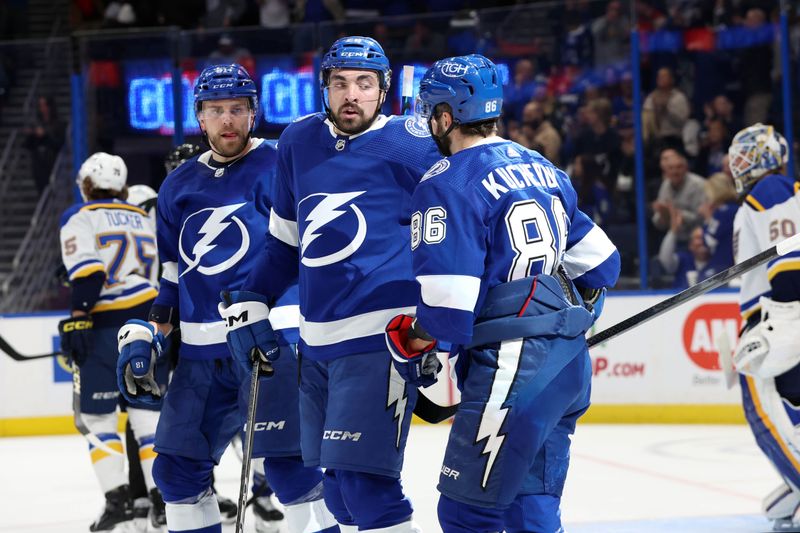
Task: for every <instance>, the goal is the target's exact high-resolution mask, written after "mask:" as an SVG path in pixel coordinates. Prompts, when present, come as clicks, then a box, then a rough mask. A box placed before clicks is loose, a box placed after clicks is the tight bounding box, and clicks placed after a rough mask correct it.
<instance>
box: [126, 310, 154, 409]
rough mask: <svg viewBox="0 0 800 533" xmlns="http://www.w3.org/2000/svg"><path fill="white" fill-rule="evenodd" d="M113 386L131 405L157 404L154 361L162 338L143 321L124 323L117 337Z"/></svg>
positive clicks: (135, 320) (136, 320) (150, 325)
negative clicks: (117, 350)
mask: <svg viewBox="0 0 800 533" xmlns="http://www.w3.org/2000/svg"><path fill="white" fill-rule="evenodd" d="M117 343H118V348H119V359H117V386H118V387H119V391H120V392H121V393H122V396H123V397H124V398H125V399H126V400H127V401H128V402H129V403H130V404H131V405H159V404H160V403H161V396H162V391H161V387H160V386H159V385H158V382H156V378H155V374H154V373H155V370H156V360H157V359H158V358H159V357H160V356H161V352H162V350H163V346H164V335H162V334H161V333H160V332H156V330H155V328H154V327H153V326H152V324H148V323H147V322H145V321H144V320H138V319H134V320H128V321H127V322H126V323H125V325H124V326H122V327H121V328H120V330H119V333H118V334H117Z"/></svg>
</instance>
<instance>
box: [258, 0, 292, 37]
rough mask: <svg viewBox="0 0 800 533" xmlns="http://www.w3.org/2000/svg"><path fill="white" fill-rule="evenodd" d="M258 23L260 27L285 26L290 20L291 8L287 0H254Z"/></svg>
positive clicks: (278, 27)
mask: <svg viewBox="0 0 800 533" xmlns="http://www.w3.org/2000/svg"><path fill="white" fill-rule="evenodd" d="M256 3H257V4H258V23H259V25H261V27H262V28H268V29H272V30H274V29H280V28H286V27H288V26H289V23H290V22H291V16H292V10H291V6H290V5H289V4H290V2H289V0H256Z"/></svg>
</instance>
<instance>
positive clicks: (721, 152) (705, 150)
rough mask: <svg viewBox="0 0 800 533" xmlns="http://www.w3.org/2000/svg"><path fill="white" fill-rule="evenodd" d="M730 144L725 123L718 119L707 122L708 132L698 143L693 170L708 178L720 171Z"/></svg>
mask: <svg viewBox="0 0 800 533" xmlns="http://www.w3.org/2000/svg"><path fill="white" fill-rule="evenodd" d="M730 142H731V136H730V132H729V131H728V126H727V125H726V124H725V121H724V120H722V119H720V118H714V119H711V120H710V121H709V122H708V131H706V132H705V135H704V138H703V139H701V141H700V145H701V147H700V153H698V154H697V161H696V163H695V167H694V168H695V170H696V171H697V173H698V174H700V175H702V176H710V175H711V174H714V173H715V172H721V171H722V158H723V157H725V155H727V153H728V145H729V144H730Z"/></svg>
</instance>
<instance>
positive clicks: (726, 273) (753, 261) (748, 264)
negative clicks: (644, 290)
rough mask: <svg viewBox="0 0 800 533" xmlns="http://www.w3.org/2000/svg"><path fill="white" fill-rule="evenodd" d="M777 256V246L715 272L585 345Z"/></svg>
mask: <svg viewBox="0 0 800 533" xmlns="http://www.w3.org/2000/svg"><path fill="white" fill-rule="evenodd" d="M778 255H782V254H779V253H778V249H777V246H773V247H772V248H770V249H768V250H765V251H763V252H761V253H760V254H758V255H754V256H753V257H751V258H750V259H747V260H745V261H742V262H741V263H737V264H735V265H733V266H732V267H730V268H728V269H726V270H723V271H722V272H717V273H716V274H714V275H713V276H711V277H710V278H708V279H705V280H703V281H701V282H700V283H698V284H697V285H693V286H691V287H689V288H688V289H686V290H684V291H681V292H679V293H678V294H676V295H674V296H670V297H669V298H667V299H666V300H664V301H663V302H658V303H657V304H655V305H654V306H652V307H648V308H647V309H645V310H644V311H642V312H640V313H637V314H635V315H633V316H631V317H628V318H626V319H625V320H623V321H622V322H618V323H617V324H614V325H613V326H611V327H610V328H608V329H604V330H603V331H601V332H600V333H597V334H596V335H592V336H591V337H589V338H588V339H586V344H587V345H588V346H589V347H590V348H591V347H592V346H594V345H595V344H599V343H601V342H605V341H607V340H609V339H613V338H614V337H616V336H617V335H619V334H621V333H624V332H626V331H628V330H629V329H631V328H634V327H636V326H640V325H641V324H644V323H645V322H647V321H648V320H651V319H653V318H655V317H657V316H659V315H662V314H664V313H666V312H667V311H669V310H670V309H672V308H673V307H677V306H679V305H681V304H682V303H684V302H687V301H689V300H691V299H692V298H696V297H697V296H700V295H701V294H705V293H707V292H708V291H710V290H713V289H716V288H717V287H721V286H722V285H724V284H725V283H727V282H728V281H730V280H731V279H733V278H735V277H737V276H739V275H741V274H744V273H745V272H747V271H749V270H752V269H754V268H755V267H757V266H759V265H762V264H764V263H766V262H767V261H769V260H770V259H772V258H774V257H777V256H778Z"/></svg>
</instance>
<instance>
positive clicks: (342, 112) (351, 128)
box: [333, 102, 375, 135]
mask: <svg viewBox="0 0 800 533" xmlns="http://www.w3.org/2000/svg"><path fill="white" fill-rule="evenodd" d="M333 116H334V118H335V119H336V125H337V126H338V129H339V130H341V131H342V133H345V134H347V135H356V134H357V133H361V132H362V131H365V130H367V128H369V127H370V125H372V121H373V120H374V118H375V117H374V116H373V117H372V118H371V119H367V117H366V116H365V115H364V110H363V109H361V106H359V105H357V104H353V103H349V102H346V103H344V104H342V105H341V106H339V109H337V110H336V111H335V112H334V114H333Z"/></svg>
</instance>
